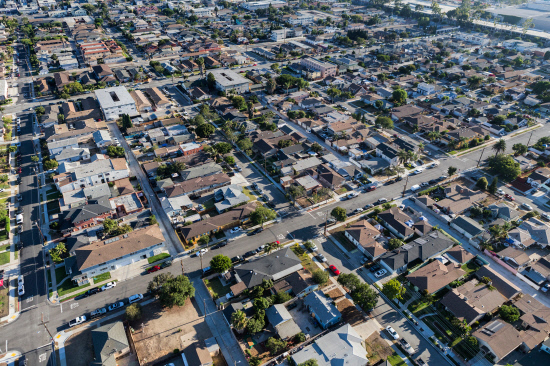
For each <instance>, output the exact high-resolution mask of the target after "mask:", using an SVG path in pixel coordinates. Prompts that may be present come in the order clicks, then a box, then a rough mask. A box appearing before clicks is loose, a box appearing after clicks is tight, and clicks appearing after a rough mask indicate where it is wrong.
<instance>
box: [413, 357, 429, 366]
mask: <svg viewBox="0 0 550 366" xmlns="http://www.w3.org/2000/svg"><path fill="white" fill-rule="evenodd" d="M416 364H417V365H418V366H428V364H427V363H426V362H424V360H423V359H421V358H417V359H416Z"/></svg>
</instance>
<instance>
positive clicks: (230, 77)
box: [210, 69, 250, 94]
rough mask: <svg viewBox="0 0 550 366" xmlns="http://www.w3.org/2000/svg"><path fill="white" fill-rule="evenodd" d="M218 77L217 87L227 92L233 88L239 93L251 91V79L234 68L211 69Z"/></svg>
mask: <svg viewBox="0 0 550 366" xmlns="http://www.w3.org/2000/svg"><path fill="white" fill-rule="evenodd" d="M210 72H211V73H212V74H213V75H214V77H215V78H216V89H218V90H220V91H223V92H226V91H228V90H233V91H234V92H235V93H237V94H242V93H246V92H249V91H250V88H249V84H250V80H248V79H246V78H244V77H242V76H241V75H240V74H238V73H236V72H235V71H233V70H227V69H216V70H211V71H210Z"/></svg>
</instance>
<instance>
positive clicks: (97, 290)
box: [86, 287, 101, 296]
mask: <svg viewBox="0 0 550 366" xmlns="http://www.w3.org/2000/svg"><path fill="white" fill-rule="evenodd" d="M100 291H101V290H100V289H99V288H97V287H94V288H92V289H89V290H88V291H86V296H92V295H95V294H97V293H98V292H100Z"/></svg>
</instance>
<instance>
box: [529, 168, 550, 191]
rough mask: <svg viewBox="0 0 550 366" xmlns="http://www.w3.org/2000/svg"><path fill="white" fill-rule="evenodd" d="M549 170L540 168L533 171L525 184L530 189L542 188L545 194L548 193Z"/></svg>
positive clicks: (549, 187) (549, 185)
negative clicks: (529, 186)
mask: <svg viewBox="0 0 550 366" xmlns="http://www.w3.org/2000/svg"><path fill="white" fill-rule="evenodd" d="M549 180H550V169H548V168H540V169H537V170H535V171H534V172H533V173H531V174H530V175H529V176H528V177H527V183H528V184H530V185H531V186H532V187H536V188H539V187H540V188H543V189H544V190H545V191H546V192H550V184H548V183H549V182H548V181H549Z"/></svg>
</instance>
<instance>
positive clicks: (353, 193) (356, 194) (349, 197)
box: [346, 192, 359, 199]
mask: <svg viewBox="0 0 550 366" xmlns="http://www.w3.org/2000/svg"><path fill="white" fill-rule="evenodd" d="M355 197H359V193H357V192H351V193H350V194H348V195H347V196H346V198H347V199H352V198H355Z"/></svg>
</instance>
